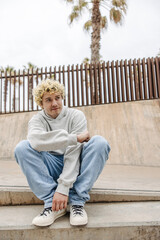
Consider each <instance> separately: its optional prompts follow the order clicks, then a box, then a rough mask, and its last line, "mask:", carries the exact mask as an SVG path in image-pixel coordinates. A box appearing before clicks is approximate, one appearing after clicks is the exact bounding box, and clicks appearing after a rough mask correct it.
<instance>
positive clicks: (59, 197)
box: [52, 192, 68, 211]
mask: <svg viewBox="0 0 160 240" xmlns="http://www.w3.org/2000/svg"><path fill="white" fill-rule="evenodd" d="M67 201H68V196H67V195H63V194H61V193H58V192H55V194H54V196H53V201H52V210H53V211H59V210H61V209H63V208H67Z"/></svg>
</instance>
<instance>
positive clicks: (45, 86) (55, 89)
mask: <svg viewBox="0 0 160 240" xmlns="http://www.w3.org/2000/svg"><path fill="white" fill-rule="evenodd" d="M44 93H60V94H61V96H62V98H64V95H65V94H64V85H63V84H61V83H59V82H58V81H56V80H53V79H49V78H47V79H45V80H42V81H41V82H40V83H39V84H38V85H37V86H36V87H35V88H34V89H33V90H32V94H33V96H34V101H35V102H36V103H37V105H38V106H40V107H41V106H42V98H43V94H44Z"/></svg>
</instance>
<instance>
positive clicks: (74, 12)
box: [69, 11, 79, 24]
mask: <svg viewBox="0 0 160 240" xmlns="http://www.w3.org/2000/svg"><path fill="white" fill-rule="evenodd" d="M78 17H79V13H78V11H73V12H72V13H71V14H70V15H69V20H70V24H71V23H72V22H73V21H74V20H75V19H76V18H78Z"/></svg>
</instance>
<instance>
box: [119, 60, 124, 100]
mask: <svg viewBox="0 0 160 240" xmlns="http://www.w3.org/2000/svg"><path fill="white" fill-rule="evenodd" d="M120 72H121V89H122V102H125V91H124V85H125V84H124V77H123V61H122V60H121V61H120Z"/></svg>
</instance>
